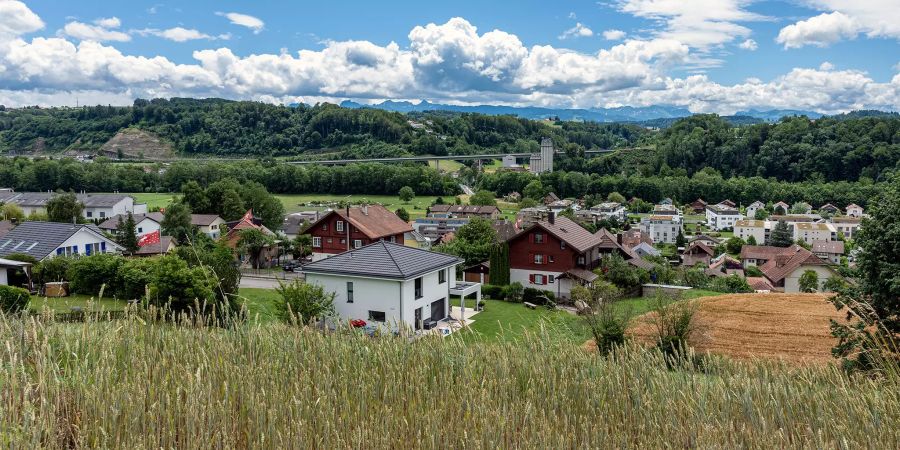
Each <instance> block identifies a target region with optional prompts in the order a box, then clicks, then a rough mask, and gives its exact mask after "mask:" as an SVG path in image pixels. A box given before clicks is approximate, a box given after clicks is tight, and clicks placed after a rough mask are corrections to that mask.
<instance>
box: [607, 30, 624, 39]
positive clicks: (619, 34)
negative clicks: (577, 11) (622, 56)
mask: <svg viewBox="0 0 900 450" xmlns="http://www.w3.org/2000/svg"><path fill="white" fill-rule="evenodd" d="M603 39H606V40H607V41H620V40H622V39H625V32H624V31H622V30H606V31H604V32H603Z"/></svg>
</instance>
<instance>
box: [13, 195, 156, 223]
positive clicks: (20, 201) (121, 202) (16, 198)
mask: <svg viewBox="0 0 900 450" xmlns="http://www.w3.org/2000/svg"><path fill="white" fill-rule="evenodd" d="M54 195H57V194H56V193H54V192H13V191H11V190H10V191H2V192H0V203H12V204H14V205H18V206H19V207H20V208H22V212H24V213H25V215H26V216H28V215H31V214H33V213H39V214H46V213H47V202H48V201H49V200H50V199H51V198H53V196H54ZM75 197H76V198H77V199H78V201H79V202H81V204H83V205H84V210H83V211H82V212H81V215H82V217H84V218H85V219H89V220H94V219H108V218H110V217H113V216H116V215H119V214H128V213H132V214H146V213H147V204H146V203H135V202H134V197H132V196H130V195H124V194H92V193H79V194H75Z"/></svg>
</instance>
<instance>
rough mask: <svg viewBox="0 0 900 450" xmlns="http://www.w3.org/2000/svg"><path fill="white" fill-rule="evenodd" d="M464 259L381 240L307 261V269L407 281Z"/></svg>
mask: <svg viewBox="0 0 900 450" xmlns="http://www.w3.org/2000/svg"><path fill="white" fill-rule="evenodd" d="M461 262H462V260H461V259H459V258H457V257H455V256H452V255H447V254H444V253H437V252H431V251H428V250H421V249H418V248H412V247H406V246H404V245H399V244H392V243H390V242H384V241H379V242H376V243H374V244H369V245H367V246H365V247H361V248H358V249H354V250H349V251H346V252H344V253H341V254H338V255H335V256H332V257H330V258H325V259H323V260H320V261H316V262H314V263H310V264H307V265H305V266H303V271H304V272H308V273H323V274H335V275H350V276H353V275H358V276H364V277H375V278H391V279H397V280H406V279H410V278H414V277H417V276H419V275H422V274H426V273H429V272H433V271H435V270H438V269H440V268H443V267H447V266H450V265H453V264H459V263H461Z"/></svg>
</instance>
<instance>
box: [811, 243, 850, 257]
mask: <svg viewBox="0 0 900 450" xmlns="http://www.w3.org/2000/svg"><path fill="white" fill-rule="evenodd" d="M812 251H813V253H828V254H832V255H843V254H844V242H843V241H813V243H812Z"/></svg>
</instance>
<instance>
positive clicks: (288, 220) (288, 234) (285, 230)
mask: <svg viewBox="0 0 900 450" xmlns="http://www.w3.org/2000/svg"><path fill="white" fill-rule="evenodd" d="M322 214H323V213H321V212H319V211H315V210H313V211H300V212H296V213H292V214H288V215H286V216H284V222H283V223H282V224H281V234H283V235H284V237H285V239H287V240H289V241H293V240H294V239H296V238H297V236H299V235H300V233H301V232H302V231H303V230H304V229H305V227H306V225H308V224H311V223H313V222H315V221H317V220H319V217H321V215H322Z"/></svg>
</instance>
